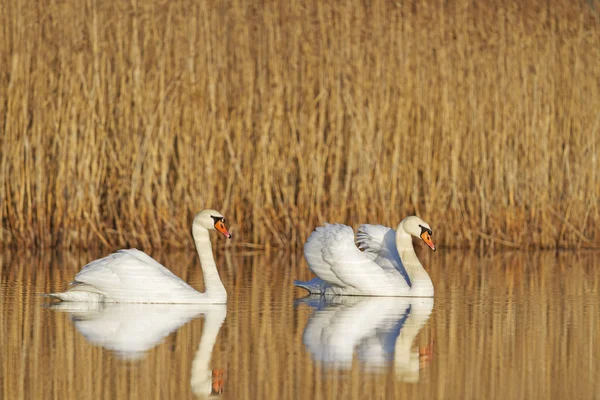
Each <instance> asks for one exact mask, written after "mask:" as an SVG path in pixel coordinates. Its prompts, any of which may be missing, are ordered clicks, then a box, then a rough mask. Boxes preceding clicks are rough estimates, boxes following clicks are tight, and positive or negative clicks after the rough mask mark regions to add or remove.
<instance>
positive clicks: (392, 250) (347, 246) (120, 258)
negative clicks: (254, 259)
mask: <svg viewBox="0 0 600 400" xmlns="http://www.w3.org/2000/svg"><path fill="white" fill-rule="evenodd" d="M210 230H217V231H218V232H220V233H222V234H223V235H224V236H225V237H227V238H231V234H230V233H229V231H228V230H227V228H226V227H225V218H224V217H223V215H222V214H221V213H220V212H218V211H216V210H210V209H208V210H204V211H202V212H200V213H199V214H198V215H196V217H195V218H194V221H193V224H192V234H193V236H194V242H195V244H196V249H197V251H198V255H199V257H200V262H201V264H202V274H203V277H204V284H205V286H206V291H205V292H204V293H200V292H198V291H197V290H195V289H194V288H192V287H191V286H190V285H189V284H187V283H186V282H185V281H183V280H182V279H180V278H179V277H177V276H175V275H174V274H173V273H172V272H171V271H169V270H168V269H167V268H165V267H164V266H163V265H161V264H160V263H159V262H157V261H156V260H154V259H153V258H152V257H150V256H149V255H147V254H146V253H144V252H142V251H139V250H136V249H129V250H119V251H117V252H116V253H113V254H111V255H109V256H107V257H104V258H101V259H99V260H95V261H92V262H91V263H89V264H87V265H86V266H85V267H83V269H82V270H81V271H80V272H79V273H78V274H77V275H75V280H74V281H73V282H72V283H71V287H70V288H69V290H67V291H66V292H63V293H51V294H49V295H48V296H50V297H53V298H56V299H59V300H61V301H74V302H95V303H99V302H107V303H190V304H203V303H217V304H224V303H226V302H227V292H226V291H225V287H224V286H223V282H222V281H221V278H220V277H219V273H218V271H217V266H216V264H215V260H214V256H213V252H212V246H211V242H210V236H209V231H210ZM431 235H432V231H431V228H430V226H429V224H427V223H426V222H425V221H423V220H422V219H420V218H419V217H416V216H411V217H407V218H405V219H404V220H403V221H402V222H401V223H400V224H399V225H398V229H397V230H396V231H394V230H393V229H391V228H388V227H385V226H382V225H361V227H360V228H359V231H358V235H357V242H358V245H359V247H360V250H359V249H358V248H357V247H356V245H355V244H354V231H353V230H352V228H350V227H349V226H346V225H341V224H333V225H331V224H326V225H325V226H323V227H319V228H317V229H316V230H315V231H314V232H313V233H312V234H311V235H310V237H309V238H308V241H307V242H306V244H305V246H304V254H305V257H306V260H307V262H308V265H309V267H310V269H311V270H312V271H313V272H314V273H315V274H316V275H317V278H314V279H312V280H310V281H308V282H300V281H295V282H294V283H295V284H296V285H297V286H299V287H301V288H304V289H306V290H308V291H309V292H310V293H311V294H325V295H357V296H360V295H362V296H414V297H431V296H433V284H432V282H431V279H430V278H429V275H428V274H427V272H426V271H425V270H424V269H423V266H422V265H421V263H420V262H419V259H418V258H417V255H416V254H415V250H414V248H413V244H412V238H411V236H416V237H418V238H420V239H422V240H423V241H424V242H425V243H426V244H427V245H428V246H429V247H431V248H432V249H433V250H435V246H434V244H433V242H432V241H431ZM361 250H362V251H361Z"/></svg>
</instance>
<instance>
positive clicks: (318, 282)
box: [294, 216, 435, 297]
mask: <svg viewBox="0 0 600 400" xmlns="http://www.w3.org/2000/svg"><path fill="white" fill-rule="evenodd" d="M432 234H433V232H432V231H431V228H430V226H429V224H428V223H427V222H425V221H423V220H422V219H421V218H419V217H416V216H410V217H406V218H405V219H403V220H402V222H400V224H399V225H398V229H396V231H394V230H393V229H392V228H388V227H386V226H382V225H361V226H360V227H359V228H358V235H357V237H356V241H357V243H358V245H359V247H360V249H361V250H363V251H360V250H359V249H358V248H357V247H356V245H355V244H354V231H353V230H352V228H350V227H349V226H346V225H342V224H333V225H332V224H325V225H324V226H322V227H318V228H317V229H316V230H315V231H314V232H313V233H312V234H311V235H310V237H309V238H308V240H307V241H306V244H305V245H304V256H305V257H306V261H307V262H308V266H309V268H310V270H311V271H312V272H314V273H315V274H316V275H317V278H314V279H312V280H310V281H307V282H300V281H295V282H294V284H295V285H296V286H299V287H301V288H304V289H306V290H308V291H309V292H310V293H313V294H332V295H356V296H411V297H432V296H433V283H432V282H431V279H430V278H429V275H428V274H427V272H426V271H425V269H424V268H423V266H422V265H421V263H420V262H419V259H418V258H417V255H416V254H415V249H414V248H413V244H412V238H411V235H412V236H416V237H418V238H420V239H422V240H423V241H424V242H425V243H427V245H428V246H429V247H431V249H433V250H434V251H435V246H434V244H433V242H432V241H431V235H432Z"/></svg>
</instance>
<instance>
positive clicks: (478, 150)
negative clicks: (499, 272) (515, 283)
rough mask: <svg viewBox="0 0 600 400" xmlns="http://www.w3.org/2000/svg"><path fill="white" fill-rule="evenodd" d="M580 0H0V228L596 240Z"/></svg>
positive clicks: (588, 23)
mask: <svg viewBox="0 0 600 400" xmlns="http://www.w3.org/2000/svg"><path fill="white" fill-rule="evenodd" d="M599 65H600V16H599V9H598V5H597V3H596V2H592V3H589V2H584V1H567V0H559V1H553V2H547V1H541V0H534V1H528V2H520V1H506V2H496V1H484V2H481V1H449V2H439V1H418V2H417V1H413V2H405V1H396V2H394V1H383V0H375V1H372V2H359V1H345V2H321V1H308V2H306V1H280V2H264V3H263V4H260V5H256V4H254V3H252V2H248V3H246V2H240V1H235V0H234V1H230V2H193V1H169V2H165V1H142V0H131V1H129V2H125V1H117V2H100V1H93V0H87V1H85V2H80V1H72V0H66V1H61V2H38V1H32V0H6V1H4V2H3V4H2V6H0V123H1V124H0V130H1V134H0V146H1V147H0V224H1V225H0V243H1V244H2V245H3V246H15V247H25V246H40V247H42V246H43V247H46V246H84V247H94V246H107V247H120V246H126V245H134V246H137V247H142V248H146V247H159V246H165V245H170V246H188V245H191V241H190V240H189V236H190V235H189V233H188V232H189V224H190V221H191V219H192V217H193V215H194V213H195V212H197V211H199V210H200V209H202V208H205V207H214V208H218V209H220V210H221V211H222V212H223V213H225V214H226V215H227V217H228V219H229V220H230V221H232V223H233V227H232V230H233V231H234V233H237V238H238V240H237V242H236V243H237V244H238V245H242V246H243V245H259V246H264V247H272V246H278V247H295V246H299V245H301V244H302V243H303V241H304V240H305V239H306V237H307V236H308V235H309V234H310V232H311V230H312V229H313V228H314V227H315V225H317V224H320V223H322V222H324V221H330V222H344V223H348V224H353V225H356V224H357V223H364V222H370V223H383V224H388V225H395V224H397V223H398V222H399V221H400V219H401V218H403V217H404V216H405V215H407V214H411V213H418V214H419V215H421V216H422V217H423V218H425V219H426V220H427V221H428V222H430V224H431V225H432V226H433V227H434V232H435V236H434V237H435V238H436V240H437V241H438V242H439V243H440V244H441V245H444V246H451V247H465V246H466V247H475V246H482V245H483V246H488V245H492V246H500V247H504V246H508V247H520V248H554V247H596V248H597V247H600V228H599V227H600V210H599V207H600V206H599V198H600V177H599V175H600V168H599V167H600V166H599V161H598V153H599V152H600V143H599V140H600V112H598V110H600V69H599V68H598V66H599Z"/></svg>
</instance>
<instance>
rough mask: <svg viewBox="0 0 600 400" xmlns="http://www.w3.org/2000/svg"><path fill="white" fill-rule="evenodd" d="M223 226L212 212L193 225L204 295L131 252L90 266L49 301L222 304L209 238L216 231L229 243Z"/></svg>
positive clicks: (141, 254) (222, 291) (146, 257)
mask: <svg viewBox="0 0 600 400" xmlns="http://www.w3.org/2000/svg"><path fill="white" fill-rule="evenodd" d="M223 221H224V218H223V216H222V215H221V213H219V212H218V211H215V210H210V209H209V210H204V211H202V212H200V213H198V215H196V217H195V218H194V222H193V224H192V233H193V236H194V242H195V244H196V249H197V250H198V255H199V257H200V263H201V265H202V274H203V276H204V284H205V286H206V291H205V292H204V293H200V292H198V291H196V290H195V289H194V288H192V287H191V286H190V285H188V284H187V283H186V282H185V281H183V280H182V279H181V278H179V277H177V276H176V275H175V274H173V273H172V272H171V271H169V270H168V269H167V268H165V267H164V266H163V265H161V264H160V263H159V262H158V261H156V260H154V259H153V258H152V257H150V256H149V255H147V254H146V253H144V252H142V251H139V250H137V249H129V250H119V251H117V252H116V253H113V254H110V255H108V256H106V257H104V258H101V259H99V260H95V261H92V262H91V263H89V264H87V265H86V266H85V267H83V268H82V270H81V271H80V272H79V273H78V274H77V275H75V280H74V281H73V282H72V283H71V287H70V288H69V290H67V291H66V292H63V293H51V294H49V295H48V296H49V297H54V298H57V299H60V300H62V301H74V302H106V303H180V304H185V303H190V304H202V303H220V304H223V303H225V302H226V301H227V292H226V291H225V287H224V286H223V283H222V282H221V279H220V277H219V273H218V271H217V266H216V264H215V261H214V257H213V253H212V246H211V243H210V236H209V233H208V231H209V230H211V229H216V230H218V231H220V232H221V233H222V234H223V235H225V236H226V237H231V234H230V233H229V232H228V231H227V229H226V228H225V225H224V223H223Z"/></svg>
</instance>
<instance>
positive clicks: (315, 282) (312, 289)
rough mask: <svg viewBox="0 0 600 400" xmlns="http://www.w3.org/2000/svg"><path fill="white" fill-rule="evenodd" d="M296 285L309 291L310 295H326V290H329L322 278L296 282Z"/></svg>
mask: <svg viewBox="0 0 600 400" xmlns="http://www.w3.org/2000/svg"><path fill="white" fill-rule="evenodd" d="M294 285H296V286H298V287H299V288H302V289H305V290H308V293H310V294H322V293H325V289H326V288H327V284H326V283H325V282H323V281H322V280H321V279H320V278H313V279H311V280H310V281H298V280H296V281H294Z"/></svg>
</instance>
